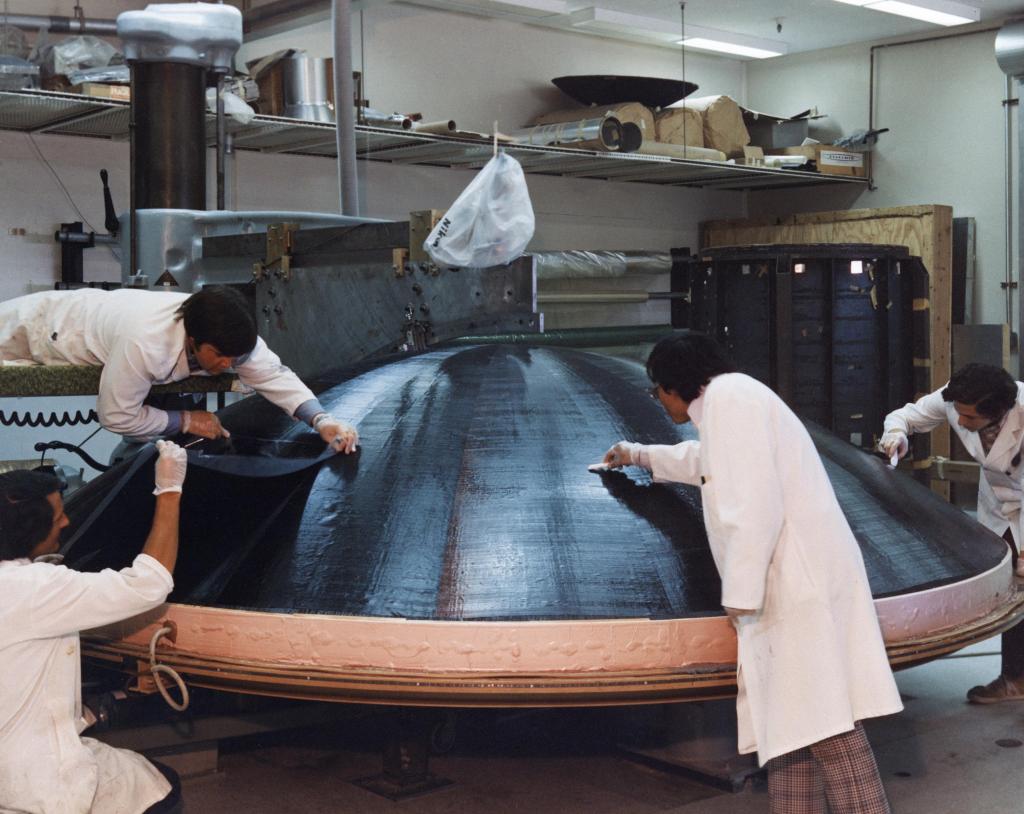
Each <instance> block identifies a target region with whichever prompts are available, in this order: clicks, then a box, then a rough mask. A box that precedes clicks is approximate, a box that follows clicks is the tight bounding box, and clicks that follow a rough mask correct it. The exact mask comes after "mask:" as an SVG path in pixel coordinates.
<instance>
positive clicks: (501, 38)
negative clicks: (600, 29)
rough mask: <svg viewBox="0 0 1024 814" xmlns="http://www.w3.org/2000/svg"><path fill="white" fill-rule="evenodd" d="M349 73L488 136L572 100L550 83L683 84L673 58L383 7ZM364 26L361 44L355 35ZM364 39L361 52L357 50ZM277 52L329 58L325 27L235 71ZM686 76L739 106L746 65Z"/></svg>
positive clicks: (387, 104)
mask: <svg viewBox="0 0 1024 814" xmlns="http://www.w3.org/2000/svg"><path fill="white" fill-rule="evenodd" d="M352 27H353V39H352V49H353V57H352V62H353V68H354V69H355V70H362V69H365V73H364V88H363V92H364V94H365V96H366V97H367V98H368V99H369V101H370V104H371V106H372V107H374V108H376V109H378V110H383V111H386V112H391V111H401V112H403V113H422V114H423V116H424V118H425V119H426V120H438V119H455V120H456V122H458V124H459V126H460V127H463V128H466V129H470V130H483V131H485V132H490V131H491V128H492V125H493V122H494V121H495V120H497V121H498V123H499V128H500V129H506V130H508V129H514V128H516V127H520V126H523V125H526V124H529V123H530V122H531V121H532V119H533V117H534V116H536V115H538V114H540V113H544V112H547V111H550V110H552V109H558V108H561V107H574V106H575V103H574V102H572V100H571V99H569V98H568V97H566V96H564V95H563V94H562V93H561V91H559V90H558V89H557V88H555V87H554V85H552V84H551V79H552V78H553V77H556V76H564V75H571V74H624V75H628V76H659V77H668V78H673V79H678V78H679V77H680V71H681V67H680V58H679V52H678V51H676V50H675V49H672V48H663V47H657V46H648V45H639V44H633V43H628V42H623V41H620V40H612V39H604V38H599V37H592V36H587V35H583V34H577V33H574V32H568V31H561V30H556V29H552V28H545V27H543V26H539V25H528V24H525V23H520V22H516V21H512V20H507V19H499V18H493V17H483V16H477V15H473V14H463V13H459V12H454V11H444V10H441V9H433V8H426V7H423V6H413V5H407V4H405V3H400V2H393V3H381V4H378V5H374V6H371V7H370V8H369V9H367V10H366V11H364V12H362V13H361V14H359V15H356V16H354V17H353V20H352ZM360 27H361V28H362V37H360ZM361 41H362V42H363V43H365V48H364V49H363V48H361ZM282 48H300V49H304V50H305V51H307V53H309V55H310V56H315V57H327V56H331V54H332V53H333V47H332V37H331V29H330V24H329V23H328V22H324V23H318V24H316V25H310V26H305V27H303V28H298V29H295V30H294V31H291V32H288V33H286V34H278V35H275V36H272V37H265V38H262V39H258V40H255V41H253V42H251V43H246V44H245V45H243V46H242V49H241V50H240V51H239V54H238V58H237V60H236V62H237V64H238V65H240V66H241V65H243V64H245V63H246V62H249V61H252V60H254V59H257V58H259V57H261V56H264V55H266V54H269V53H272V52H273V51H277V50H279V49H282ZM686 72H687V79H689V80H690V81H691V82H696V83H697V84H698V85H700V91H699V94H700V95H703V94H705V93H725V94H729V95H730V96H732V97H733V98H735V99H737V101H740V102H742V101H743V98H744V97H745V87H744V73H745V71H744V67H743V63H742V62H739V61H737V60H731V59H721V58H718V57H712V56H702V55H694V54H689V55H687V58H686Z"/></svg>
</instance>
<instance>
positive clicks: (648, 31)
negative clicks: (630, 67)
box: [569, 8, 679, 40]
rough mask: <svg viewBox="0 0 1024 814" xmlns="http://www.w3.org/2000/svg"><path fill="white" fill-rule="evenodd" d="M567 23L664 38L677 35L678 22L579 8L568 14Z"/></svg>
mask: <svg viewBox="0 0 1024 814" xmlns="http://www.w3.org/2000/svg"><path fill="white" fill-rule="evenodd" d="M569 23H570V25H572V27H573V28H581V29H584V30H587V31H601V32H604V33H606V34H634V35H638V36H641V37H650V36H652V35H655V36H657V37H658V38H659V39H666V40H673V39H677V38H678V37H679V24H678V23H671V22H668V21H667V20H659V19H658V18H657V17H644V16H643V15H641V14H627V13H625V12H623V11H610V10H609V9H606V8H581V9H579V10H578V11H574V12H572V13H571V14H570V15H569Z"/></svg>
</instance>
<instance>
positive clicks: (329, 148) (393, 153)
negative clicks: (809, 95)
mask: <svg viewBox="0 0 1024 814" xmlns="http://www.w3.org/2000/svg"><path fill="white" fill-rule="evenodd" d="M128 109H129V105H128V103H127V102H122V101H118V100H113V99H99V98H93V97H91V96H80V95H77V94H70V93H57V92H54V91H0V129H3V130H15V131H19V132H26V133H53V134H57V135H67V136H90V137H93V138H107V139H114V140H118V139H126V138H127V137H128ZM228 132H229V133H231V135H232V137H233V139H234V146H235V148H236V149H242V150H256V151H259V152H265V153H291V154H298V155H312V156H322V157H325V158H333V157H335V156H336V151H335V140H334V127H333V125H330V124H321V123H319V122H308V121H302V120H299V119H286V118H280V117H276V116H256V117H255V118H254V119H253V120H252V121H251V122H249V123H248V124H244V125H243V124H239V123H238V122H235V121H233V120H231V119H228ZM215 137H216V126H215V119H214V117H213V115H212V114H211V115H209V116H208V117H207V139H208V141H209V143H210V144H211V145H212V144H213V143H214V141H215ZM502 146H503V149H505V151H506V152H508V153H509V154H510V155H512V156H514V157H515V158H516V159H517V160H518V161H519V163H520V164H522V166H523V169H524V170H525V171H526V172H528V173H535V174H539V175H557V176H565V177H571V178H591V179H599V180H609V181H633V182H638V183H645V184H658V185H661V186H685V187H704V188H712V189H731V190H763V189H781V188H785V187H806V186H819V185H823V184H861V185H864V184H867V183H868V181H867V179H866V178H851V177H845V176H838V175H824V174H821V173H817V172H808V171H805V170H792V169H775V168H769V167H748V166H737V165H734V164H725V163H722V162H718V161H697V160H693V159H678V158H666V157H662V156H652V155H641V154H639V153H601V152H594V151H591V150H576V149H572V148H569V147H533V146H527V145H521V144H506V145H502ZM492 149H493V148H492V146H491V142H490V140H485V139H479V140H472V139H467V138H457V137H452V136H439V135H428V134H425V133H416V132H413V131H408V130H393V129H388V128H380V127H367V126H363V125H357V126H356V155H357V157H358V158H360V159H364V160H368V161H386V162H390V163H395V164H416V165H421V166H432V167H449V168H452V167H455V168H465V169H476V168H479V167H482V166H483V165H484V164H486V163H487V160H488V159H489V158H490V157H491V154H492Z"/></svg>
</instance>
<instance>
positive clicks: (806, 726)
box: [645, 373, 903, 765]
mask: <svg viewBox="0 0 1024 814" xmlns="http://www.w3.org/2000/svg"><path fill="white" fill-rule="evenodd" d="M702 398H703V403H702V405H701V408H700V409H701V417H700V421H699V424H698V427H697V428H698V430H699V432H700V441H685V442H683V443H681V444H677V445H675V446H647V447H645V452H646V454H647V457H648V461H649V463H650V465H651V469H652V473H653V476H654V479H655V480H660V481H677V482H682V483H690V484H694V485H701V498H702V500H703V504H704V523H705V525H706V527H707V532H708V540H709V542H710V544H711V553H712V556H713V557H714V560H715V565H716V566H717V568H718V572H719V575H720V576H721V579H722V605H724V606H727V607H732V608H740V609H747V610H754V611H756V613H755V614H753V615H750V616H744V617H742V618H741V619H740V620H739V622H738V625H737V639H738V678H739V696H738V698H737V700H736V710H737V720H738V728H739V738H738V740H739V751H740V753H741V754H746V753H748V752H753V751H756V752H757V755H758V760H759V761H760V763H761V765H764V764H765V762H767V761H768V760H770V759H771V758H773V757H778V756H779V755H782V754H785V753H787V752H791V751H793V750H795V749H799V748H801V747H804V746H808V745H810V744H812V743H817V742H818V741H820V740H823V739H825V738H829V737H831V736H833V735H837V734H840V733H842V732H847V731H849V730H851V729H853V726H854V722H855V721H859V720H862V719H864V718H872V717H876V716H879V715H888V714H890V713H894V712H898V711H899V710H901V709H902V708H903V705H902V703H901V702H900V698H899V692H898V691H897V689H896V683H895V681H894V680H893V676H892V671H891V670H890V668H889V662H888V659H887V657H886V653H885V646H884V643H883V641H882V635H881V631H880V630H879V626H878V617H877V616H876V614H875V607H874V603H873V602H872V598H871V589H870V587H869V585H868V580H867V574H866V572H865V570H864V562H863V559H862V558H861V553H860V548H859V547H858V545H857V541H856V539H855V538H854V536H853V532H852V531H851V530H850V527H849V525H848V524H847V522H846V518H845V516H844V515H843V512H842V509H840V507H839V503H838V502H837V501H836V497H835V493H834V492H833V491H832V485H831V483H830V482H829V479H828V475H826V473H825V468H824V466H823V465H822V462H821V459H820V458H819V457H818V453H817V451H816V450H815V448H814V444H813V442H812V441H811V438H810V435H808V433H807V430H806V429H805V428H804V426H803V424H802V423H801V422H800V420H799V419H798V418H797V417H796V416H795V415H794V414H793V412H792V411H791V410H790V409H789V408H788V407H787V406H786V405H785V404H784V403H783V401H782V400H781V399H780V398H779V397H778V396H776V395H775V393H773V392H772V391H771V390H769V389H768V388H767V387H765V386H764V385H763V384H761V383H760V382H758V381H757V380H755V379H752V378H750V377H749V376H745V375H743V374H741V373H727V374H723V375H720V376H716V377H715V378H713V379H712V380H711V382H710V383H709V384H708V386H707V387H706V388H705V390H704V394H703V397H702Z"/></svg>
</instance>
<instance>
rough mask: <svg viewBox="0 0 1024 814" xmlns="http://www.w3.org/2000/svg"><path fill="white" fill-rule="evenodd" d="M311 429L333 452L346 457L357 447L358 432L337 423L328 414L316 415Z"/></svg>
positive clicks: (340, 422) (351, 427)
mask: <svg viewBox="0 0 1024 814" xmlns="http://www.w3.org/2000/svg"><path fill="white" fill-rule="evenodd" d="M313 429H314V430H316V431H317V432H318V433H319V434H320V437H321V438H322V439H323V441H324V443H325V444H327V445H329V446H330V447H331V449H333V450H334V451H335V452H344V453H345V454H346V455H347V454H349V453H350V452H355V451H356V447H357V446H358V445H359V431H358V430H356V428H355V427H353V426H352V425H351V424H346V423H345V422H344V421H339V420H338V419H337V418H335V417H334V416H332V415H330V414H329V413H320V414H319V415H317V416H316V417H315V418H314V419H313Z"/></svg>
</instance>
